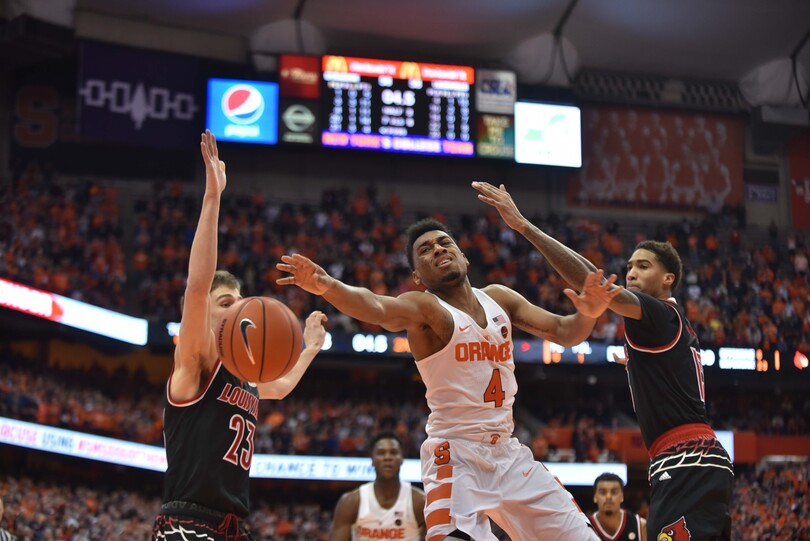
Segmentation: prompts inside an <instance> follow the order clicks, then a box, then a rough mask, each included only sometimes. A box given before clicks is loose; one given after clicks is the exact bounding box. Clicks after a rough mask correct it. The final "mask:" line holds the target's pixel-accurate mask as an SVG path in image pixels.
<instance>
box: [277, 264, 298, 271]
mask: <svg viewBox="0 0 810 541" xmlns="http://www.w3.org/2000/svg"><path fill="white" fill-rule="evenodd" d="M276 268H277V269H278V270H280V271H284V272H290V273H294V272H295V267H293V266H292V265H287V264H286V263H276Z"/></svg>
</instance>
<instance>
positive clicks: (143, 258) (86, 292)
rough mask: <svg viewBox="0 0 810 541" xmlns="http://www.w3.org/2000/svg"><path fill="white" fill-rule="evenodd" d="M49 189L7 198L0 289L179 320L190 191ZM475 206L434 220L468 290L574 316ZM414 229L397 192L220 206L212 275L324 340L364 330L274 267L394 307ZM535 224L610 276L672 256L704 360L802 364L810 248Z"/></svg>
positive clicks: (714, 225)
mask: <svg viewBox="0 0 810 541" xmlns="http://www.w3.org/2000/svg"><path fill="white" fill-rule="evenodd" d="M45 176H50V175H46V174H45V173H43V172H42V171H41V170H40V169H38V168H37V167H36V166H35V165H33V166H30V167H29V168H28V169H27V170H25V172H24V174H22V175H20V176H19V178H18V179H17V181H16V182H15V183H13V185H11V186H9V187H6V188H5V189H4V191H2V196H0V200H1V201H2V204H3V207H4V208H5V209H7V212H5V213H4V215H3V217H0V227H2V229H3V232H4V233H8V235H5V234H4V235H0V276H3V277H7V278H9V279H12V280H15V281H19V282H23V283H26V284H30V285H33V286H36V287H41V288H43V289H47V290H50V291H54V292H57V293H60V294H67V295H70V296H72V297H77V298H80V299H83V300H86V301H88V302H91V303H95V304H99V305H102V306H105V307H110V308H114V309H120V310H124V311H126V312H128V313H132V314H136V315H141V316H145V317H148V318H150V319H152V320H156V321H167V320H171V321H177V320H178V319H179V316H180V313H179V302H178V300H179V298H180V296H181V294H182V291H183V288H184V280H185V275H186V271H187V261H188V254H189V248H190V245H191V241H192V239H193V235H194V229H195V227H196V221H197V215H198V209H199V207H200V202H199V194H198V193H196V192H195V191H193V187H191V186H189V185H186V184H182V183H179V182H175V183H155V184H154V188H153V193H152V194H150V195H149V196H141V197H140V198H119V197H117V196H116V190H115V189H114V188H112V187H110V186H106V185H105V184H104V183H100V182H83V183H74V184H71V185H64V184H60V183H57V182H53V181H51V180H48V181H47V182H46V181H45V180H43V177H45ZM119 199H122V200H119ZM132 199H134V200H132ZM124 204H127V205H131V208H130V209H129V211H128V212H127V213H125V214H126V215H127V216H129V215H132V216H133V218H132V219H129V220H126V221H125V222H122V220H121V219H120V216H121V214H122V213H121V212H120V211H119V208H118V207H119V205H124ZM474 205H476V201H475V199H474V197H472V196H471V209H474V213H472V214H459V215H443V214H441V213H438V214H436V215H435V217H436V218H438V219H439V220H442V221H445V222H447V223H448V224H449V225H450V226H451V227H452V228H453V231H454V233H455V235H456V237H457V240H458V243H459V245H460V247H461V248H462V250H463V251H464V253H465V254H466V255H467V257H468V258H469V260H470V263H471V270H470V272H471V280H472V282H473V284H475V285H480V284H484V283H495V282H497V283H504V284H506V285H508V286H510V287H512V288H514V289H516V290H518V291H519V292H521V293H522V294H523V295H525V296H526V297H527V298H528V299H529V300H530V301H532V302H535V303H537V304H539V305H541V306H543V307H545V308H547V309H549V310H550V311H553V312H562V313H566V312H570V311H571V310H572V307H571V305H570V302H569V301H568V299H567V297H565V296H564V295H562V293H561V291H562V289H563V288H564V287H565V286H566V284H565V283H564V282H563V280H562V279H561V278H560V277H559V276H558V275H557V274H556V273H555V272H553V271H552V270H551V269H550V268H549V267H548V266H547V265H546V264H545V263H544V261H543V258H542V256H541V255H539V254H538V253H537V252H536V251H535V250H534V249H532V248H531V246H530V245H529V244H528V243H526V242H525V241H524V240H523V239H521V238H519V236H518V235H516V234H515V233H514V232H513V231H511V230H510V229H509V228H508V227H506V226H505V225H504V224H503V223H502V221H501V220H500V218H499V217H498V216H497V214H496V213H495V212H494V211H492V210H491V209H487V208H483V207H477V206H474ZM418 217H421V215H420V214H419V213H418V211H417V210H416V209H404V208H403V205H402V204H401V202H400V201H399V198H398V197H397V195H396V194H395V193H394V194H393V195H391V196H390V197H388V198H387V199H386V200H381V198H380V197H379V196H378V194H377V192H376V191H375V189H373V188H362V189H358V190H356V191H355V192H352V191H350V190H349V189H332V190H325V191H324V192H323V193H322V194H321V200H320V202H319V203H318V204H295V203H291V202H279V201H276V200H273V199H270V198H268V197H267V196H265V195H264V194H262V193H252V194H239V193H232V194H229V197H227V198H224V199H223V204H222V210H221V219H220V227H219V233H220V238H219V247H220V254H219V264H220V266H221V267H222V268H227V269H229V270H231V271H232V272H233V273H234V274H236V275H237V276H238V277H240V278H241V279H242V280H243V281H244V288H243V289H244V291H245V292H246V293H248V294H251V295H271V296H276V297H280V298H281V299H283V300H284V302H286V303H287V304H288V305H289V306H290V307H291V308H292V309H293V310H294V311H295V312H296V313H297V314H298V315H299V316H300V317H302V318H303V317H305V316H306V314H307V313H308V312H309V311H310V310H312V309H314V308H319V309H326V310H328V311H329V312H330V313H331V314H332V315H334V316H335V317H333V318H332V322H331V325H338V326H346V327H350V328H353V329H357V328H358V327H360V328H367V329H373V327H370V326H367V325H364V324H362V323H358V322H356V321H353V320H350V319H349V318H346V317H342V316H340V315H338V314H334V310H333V309H332V308H331V307H328V306H324V303H323V302H322V301H320V299H317V298H315V297H313V296H311V295H308V294H306V293H304V292H303V291H300V290H298V289H297V288H282V287H279V286H277V285H276V284H275V280H276V278H278V277H279V276H280V273H279V271H277V270H276V269H275V262H277V261H278V260H279V258H280V256H281V255H282V254H284V253H287V252H299V253H302V254H304V255H307V256H311V257H312V258H313V259H315V260H316V261H317V262H319V263H320V264H322V265H323V266H324V267H325V268H326V269H327V270H328V271H329V272H330V273H331V274H332V275H334V276H335V277H337V278H341V279H343V280H345V281H347V282H348V283H350V284H353V285H359V286H364V287H368V288H369V289H371V290H373V291H375V292H377V293H381V294H388V295H397V294H399V293H401V292H404V291H407V290H409V289H410V288H412V287H413V284H412V281H411V279H410V269H409V267H408V263H407V260H406V258H405V255H404V253H403V248H404V240H403V238H402V232H403V229H404V228H405V227H406V226H407V225H408V224H409V223H410V222H411V221H412V220H413V219H415V218H418ZM531 218H532V220H533V221H534V222H535V223H536V224H538V225H539V226H541V227H542V228H543V229H544V230H545V231H547V232H548V233H549V234H551V235H553V236H555V237H556V238H558V239H559V240H561V241H562V242H564V243H565V244H567V245H568V246H571V247H572V248H574V249H576V250H578V251H579V252H581V253H582V254H583V255H585V257H587V258H588V259H590V260H591V261H593V262H594V264H595V265H597V266H598V267H602V268H605V269H606V270H607V271H608V272H615V273H617V274H619V275H620V276H621V275H623V273H624V264H625V260H626V258H627V257H628V255H629V253H630V250H631V249H632V247H633V246H634V244H635V242H637V241H639V240H643V239H647V238H652V239H657V240H668V241H670V242H671V243H672V244H673V245H674V246H676V248H677V249H678V250H679V252H680V253H681V256H682V258H683V261H684V266H685V273H684V277H683V285H682V287H681V288H680V289H679V290H678V291H677V292H676V297H678V299H679V301H680V302H681V303H682V304H683V305H684V307H685V309H686V311H687V315H688V317H689V318H690V320H691V321H692V323H693V325H694V327H695V330H696V331H697V332H698V335H699V338H700V340H701V343H702V345H704V346H705V347H712V346H715V347H716V346H720V345H732V346H733V345H740V346H755V347H760V348H763V349H765V350H773V349H780V350H783V351H790V352H791V353H792V351H793V350H794V349H799V350H801V351H804V352H810V310H807V309H806V305H807V302H808V299H809V298H810V284H809V283H808V248H809V247H808V246H807V245H805V243H804V239H803V237H801V236H800V235H796V234H794V233H790V234H787V235H780V234H779V231H778V230H777V229H776V226H775V225H773V224H772V226H771V228H770V229H769V231H768V232H767V233H765V232H763V234H762V235H760V237H761V238H760V237H757V240H753V239H748V238H746V237H747V236H748V235H747V234H746V233H747V231H746V228H745V223H744V220H741V219H737V220H735V219H728V218H726V219H720V218H718V217H717V216H711V215H708V216H707V217H706V218H705V219H703V220H692V221H690V220H687V219H683V220H680V221H676V222H671V223H652V224H649V225H639V224H638V223H635V222H633V223H627V224H624V225H622V224H621V223H619V222H606V223H600V222H598V221H595V220H591V219H585V218H581V217H580V218H577V217H573V216H571V215H565V216H559V215H556V214H554V213H551V214H548V215H545V216H531ZM123 247H126V250H124V248H123ZM128 301H129V302H128ZM622 335H623V327H622V320H621V318H617V317H615V316H613V315H611V314H607V315H605V316H603V318H602V320H601V321H600V322H599V324H598V325H597V328H596V329H595V331H594V338H596V339H599V340H604V341H606V342H617V341H620V340H621V337H622Z"/></svg>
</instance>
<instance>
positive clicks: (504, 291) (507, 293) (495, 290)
mask: <svg viewBox="0 0 810 541" xmlns="http://www.w3.org/2000/svg"><path fill="white" fill-rule="evenodd" d="M480 291H481V292H482V293H484V294H486V295H487V296H488V297H490V298H491V299H493V300H495V301H498V302H499V303H501V302H504V301H508V300H509V299H514V298H515V297H519V296H520V294H519V293H517V292H516V291H514V290H512V289H510V288H508V287H506V286H505V285H503V284H489V285H487V286H484V287H482V288H481V289H480Z"/></svg>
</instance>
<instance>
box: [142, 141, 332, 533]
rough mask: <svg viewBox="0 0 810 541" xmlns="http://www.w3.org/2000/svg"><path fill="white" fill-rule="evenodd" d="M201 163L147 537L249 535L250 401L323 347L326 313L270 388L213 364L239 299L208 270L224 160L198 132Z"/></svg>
mask: <svg viewBox="0 0 810 541" xmlns="http://www.w3.org/2000/svg"><path fill="white" fill-rule="evenodd" d="M200 149H201V151H202V157H203V160H204V161H205V195H204V196H203V205H202V211H201V213H200V220H199V223H198V225H197V232H196V234H195V235H194V241H193V242H192V244H191V255H190V257H189V269H188V280H187V283H186V291H185V296H184V298H183V317H182V319H181V321H180V333H179V340H178V344H177V348H176V349H175V352H174V367H173V369H172V373H171V375H170V376H169V381H168V383H167V385H166V404H165V407H164V410H163V435H164V440H165V444H166V460H167V463H168V469H167V470H166V478H165V481H164V491H163V505H161V508H160V514H159V515H158V516H157V518H156V519H155V525H154V528H153V532H152V539H154V540H166V541H180V540H186V539H208V540H212V541H220V540H221V541H226V540H229V539H243V540H247V541H250V540H252V539H253V537H251V535H250V534H249V533H248V532H247V529H246V527H245V524H244V519H245V518H247V515H248V510H249V502H248V489H249V478H248V473H249V471H250V463H251V460H252V458H253V437H254V434H255V431H256V424H257V420H256V414H257V411H258V405H259V399H260V398H269V399H276V400H279V399H281V398H284V397H285V396H286V395H287V394H289V392H290V391H292V390H293V389H294V388H295V386H296V385H297V384H298V381H299V380H300V379H301V376H303V374H304V372H305V371H306V369H307V367H309V364H310V363H311V362H312V359H314V358H315V355H316V354H317V353H318V352H319V351H320V349H321V346H322V345H323V342H324V338H325V335H326V331H325V329H324V328H323V324H322V323H323V321H325V319H326V316H325V315H324V314H323V313H321V312H313V313H312V314H311V315H310V316H309V317H308V318H307V322H306V327H305V329H304V341H305V343H306V348H305V349H304V350H303V351H302V353H301V355H300V357H299V358H298V362H297V363H296V365H295V366H294V367H293V369H292V370H290V372H289V373H288V374H287V375H286V376H284V377H283V378H281V379H278V380H276V381H272V382H269V383H259V384H257V385H254V384H252V383H248V382H243V381H241V380H240V379H239V378H237V377H236V376H233V375H231V374H230V373H229V372H228V371H227V370H225V368H223V367H222V363H221V362H220V361H219V359H218V358H217V354H216V347H215V343H214V329H215V328H216V325H217V322H218V321H219V318H220V317H221V316H222V314H223V312H225V310H226V309H227V308H228V306H230V305H231V304H233V303H234V302H236V301H237V300H239V299H240V298H241V294H240V291H239V289H240V288H239V281H238V280H237V279H236V278H235V277H234V276H233V275H232V274H230V273H228V272H225V271H216V272H215V270H216V265H217V222H218V220H219V204H220V195H221V194H222V191H223V190H224V189H225V184H226V177H225V164H224V163H223V162H222V161H220V160H219V153H218V150H217V144H216V140H215V139H214V136H213V135H212V134H211V133H210V132H208V131H206V132H205V133H204V134H203V135H202V141H201V142H200Z"/></svg>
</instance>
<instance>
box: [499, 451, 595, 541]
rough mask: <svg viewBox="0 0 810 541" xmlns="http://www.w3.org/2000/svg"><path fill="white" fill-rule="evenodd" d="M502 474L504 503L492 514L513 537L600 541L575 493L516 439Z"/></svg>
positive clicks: (565, 540) (561, 540) (563, 540)
mask: <svg viewBox="0 0 810 541" xmlns="http://www.w3.org/2000/svg"><path fill="white" fill-rule="evenodd" d="M507 445H509V447H510V457H509V463H508V464H504V466H506V467H505V469H504V471H503V473H502V476H501V489H502V494H503V504H502V505H501V507H500V509H496V510H493V511H492V512H491V513H490V517H491V518H492V519H493V520H494V521H495V522H496V523H497V524H498V525H499V526H500V527H501V528H503V529H504V531H505V532H506V533H507V534H509V536H510V537H511V538H512V539H555V540H560V541H585V540H592V541H599V537H598V536H597V535H596V533H595V532H594V531H593V528H592V527H591V523H590V521H589V520H588V517H587V516H585V514H584V513H583V512H582V510H580V509H579V506H578V505H577V503H576V502H575V501H574V498H573V496H571V493H570V492H568V490H566V489H565V487H563V486H562V484H560V482H559V481H558V480H557V478H556V477H554V476H553V475H552V474H551V472H549V471H548V469H546V467H545V466H544V465H543V464H542V463H540V462H537V461H535V460H534V457H533V456H532V453H531V451H530V450H529V449H528V448H527V447H526V446H524V445H520V443H519V442H517V440H515V441H514V442H512V443H509V444H507Z"/></svg>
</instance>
